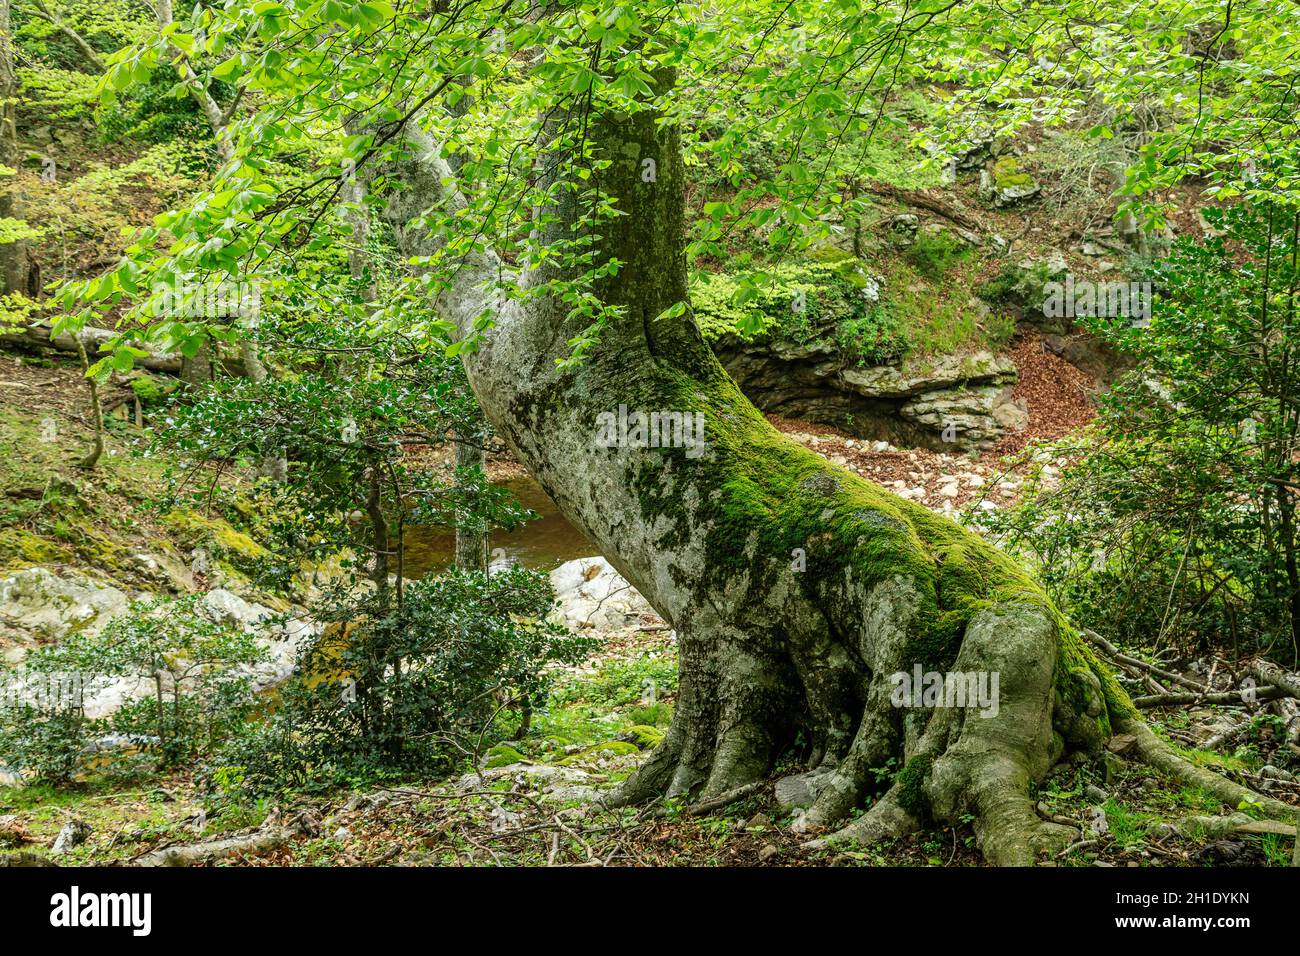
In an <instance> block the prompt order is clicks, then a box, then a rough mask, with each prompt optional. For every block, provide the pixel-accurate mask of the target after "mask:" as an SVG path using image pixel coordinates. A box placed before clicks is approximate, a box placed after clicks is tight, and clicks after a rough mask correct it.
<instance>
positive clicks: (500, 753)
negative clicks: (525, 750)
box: [483, 744, 524, 770]
mask: <svg viewBox="0 0 1300 956" xmlns="http://www.w3.org/2000/svg"><path fill="white" fill-rule="evenodd" d="M523 759H524V755H523V754H521V753H520V752H519V751H518V750H516V749H515V748H514V747H511V746H510V745H509V744H497V745H496V746H495V747H493V748H492V749H491V750H489V751H488V752H487V759H486V760H484V761H483V767H484V769H487V770H492V769H493V768H495V767H508V766H510V765H511V764H516V763H519V762H520V761H522V760H523Z"/></svg>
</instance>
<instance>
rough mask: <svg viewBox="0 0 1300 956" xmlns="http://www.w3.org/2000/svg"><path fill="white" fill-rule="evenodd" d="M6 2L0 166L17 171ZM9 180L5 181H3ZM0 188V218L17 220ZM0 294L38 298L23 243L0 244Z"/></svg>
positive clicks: (7, 186) (12, 201)
mask: <svg viewBox="0 0 1300 956" xmlns="http://www.w3.org/2000/svg"><path fill="white" fill-rule="evenodd" d="M9 13H10V0H0V165H4V166H8V167H9V168H10V169H17V168H18V165H19V162H18V127H17V112H18V106H17V101H18V78H17V76H16V75H15V74H14V40H13V28H12V25H11V23H10V18H9ZM7 178H9V177H7ZM9 179H10V181H7V182H5V183H4V184H3V187H2V188H0V218H19V217H20V216H21V213H22V210H21V208H20V206H21V204H20V203H19V202H18V201H17V199H16V198H15V195H14V188H15V186H14V183H13V182H12V180H11V178H9ZM0 282H3V288H2V289H0V292H4V293H8V294H13V293H21V294H22V295H26V296H35V295H37V294H39V292H40V289H39V288H34V287H33V286H35V285H37V284H38V283H36V282H35V281H34V273H33V263H32V258H31V250H30V249H29V248H28V245H27V242H26V240H22V239H20V240H18V241H17V242H7V243H3V244H0Z"/></svg>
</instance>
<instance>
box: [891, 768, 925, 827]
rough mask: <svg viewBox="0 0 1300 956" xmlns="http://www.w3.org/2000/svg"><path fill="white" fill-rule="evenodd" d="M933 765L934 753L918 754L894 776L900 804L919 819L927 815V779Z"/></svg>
mask: <svg viewBox="0 0 1300 956" xmlns="http://www.w3.org/2000/svg"><path fill="white" fill-rule="evenodd" d="M933 766H934V755H933V754H928V753H925V754H917V755H916V756H915V757H913V758H912V759H911V760H909V761H908V762H907V765H906V766H905V767H903V769H902V770H900V771H898V774H897V775H896V776H895V777H894V785H895V786H896V787H897V788H898V793H897V799H898V805H899V806H900V807H902V808H903V809H904V810H905V811H907V812H908V813H910V814H911V815H912V816H914V817H916V818H918V819H919V818H921V817H923V816H924V815H925V813H926V808H927V807H928V806H929V802H928V801H927V800H926V797H925V781H926V778H928V777H929V776H930V768H931V767H933Z"/></svg>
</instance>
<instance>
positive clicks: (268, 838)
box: [131, 827, 289, 866]
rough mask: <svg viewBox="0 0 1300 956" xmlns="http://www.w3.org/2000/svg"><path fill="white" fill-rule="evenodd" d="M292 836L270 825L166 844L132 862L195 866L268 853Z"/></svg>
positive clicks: (135, 863) (144, 864)
mask: <svg viewBox="0 0 1300 956" xmlns="http://www.w3.org/2000/svg"><path fill="white" fill-rule="evenodd" d="M288 839H289V832H288V831H287V830H284V829H281V828H280V827H269V828H266V829H262V830H255V831H253V832H252V833H245V834H241V835H238V836H228V837H220V838H218V839H215V840H202V841H200V842H198V843H185V844H181V845H179V846H167V847H162V848H160V849H157V850H152V851H150V852H149V853H145V854H144V855H143V856H138V857H136V858H135V859H134V860H132V861H131V862H132V863H133V864H134V865H135V866H193V865H195V864H196V863H210V862H212V861H213V860H224V859H226V858H227V857H232V856H239V855H240V854H243V853H264V852H266V851H267V850H274V849H275V848H276V847H280V846H283V845H284V844H285V843H286V842H287V841H288Z"/></svg>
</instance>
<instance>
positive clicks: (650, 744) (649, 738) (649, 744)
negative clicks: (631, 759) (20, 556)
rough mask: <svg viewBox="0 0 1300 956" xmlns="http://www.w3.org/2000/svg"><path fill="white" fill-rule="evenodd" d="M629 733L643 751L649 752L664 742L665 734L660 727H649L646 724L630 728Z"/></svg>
mask: <svg viewBox="0 0 1300 956" xmlns="http://www.w3.org/2000/svg"><path fill="white" fill-rule="evenodd" d="M627 732H628V733H629V734H631V735H632V736H633V737H634V738H635V739H636V743H637V746H638V747H640V748H641V749H642V750H649V749H651V748H654V747H658V746H659V745H660V744H661V743H663V741H664V732H663V731H662V730H660V729H659V728H658V727H649V726H646V725H645V724H637V725H635V726H633V727H629V728H628V729H627Z"/></svg>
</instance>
